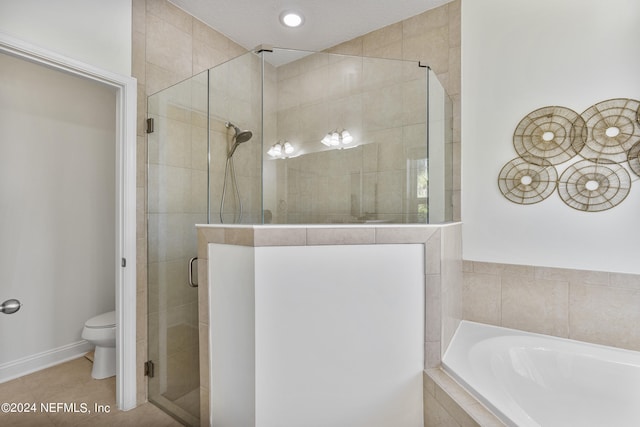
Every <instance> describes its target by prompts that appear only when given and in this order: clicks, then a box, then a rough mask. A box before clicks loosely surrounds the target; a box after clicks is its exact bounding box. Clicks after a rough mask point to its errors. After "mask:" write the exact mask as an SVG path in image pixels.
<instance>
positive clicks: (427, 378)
mask: <svg viewBox="0 0 640 427" xmlns="http://www.w3.org/2000/svg"><path fill="white" fill-rule="evenodd" d="M423 377H424V381H423V391H424V425H425V427H441V426H447V427H503V426H504V423H502V421H500V419H499V418H498V417H496V416H495V415H493V414H492V413H491V412H490V411H489V410H487V408H485V407H484V406H483V405H482V404H481V403H480V402H478V401H477V400H476V399H475V398H474V397H473V396H472V395H471V394H469V393H468V392H467V391H466V390H465V389H464V388H462V386H460V384H458V383H457V382H456V381H455V380H454V379H453V378H451V377H450V376H449V375H448V374H447V373H446V372H444V371H443V370H442V369H440V368H432V369H427V370H425V372H424V374H423Z"/></svg>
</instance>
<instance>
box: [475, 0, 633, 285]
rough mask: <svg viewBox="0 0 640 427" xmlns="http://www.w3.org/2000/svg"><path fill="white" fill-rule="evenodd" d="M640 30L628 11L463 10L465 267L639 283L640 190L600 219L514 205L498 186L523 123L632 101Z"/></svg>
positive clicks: (594, 4)
mask: <svg viewBox="0 0 640 427" xmlns="http://www.w3.org/2000/svg"><path fill="white" fill-rule="evenodd" d="M639 21H640V3H639V2H637V1H635V0H609V1H606V2H604V1H601V0H562V1H558V0H536V1H523V0H519V1H514V0H482V1H471V0H464V1H463V3H462V85H463V86H462V93H463V94H464V95H463V97H462V144H463V145H462V159H463V167H462V173H463V193H462V194H463V196H462V197H463V198H462V219H463V222H464V226H463V242H464V254H463V256H464V259H466V260H475V261H487V262H500V263H513V264H527V265H538V266H550V267H564V268H577V269H588V270H602V271H615V272H627V273H640V263H638V260H637V254H638V242H640V227H638V215H640V182H637V181H636V182H634V183H633V185H632V188H631V193H630V194H629V196H628V197H627V199H626V200H625V201H624V202H623V203H622V204H621V205H619V206H617V207H615V208H613V209H611V210H608V211H604V212H600V213H584V212H580V211H577V210H574V209H572V208H569V207H568V206H566V205H565V204H564V203H563V202H562V201H561V199H560V198H559V196H558V195H557V193H556V194H553V195H551V196H550V197H549V198H548V199H547V200H545V201H543V202H541V203H539V204H536V205H529V206H520V205H517V204H514V203H512V202H509V201H508V200H507V199H505V198H504V197H503V196H502V195H501V193H500V191H499V189H498V184H497V177H498V174H499V172H500V170H501V168H502V167H503V166H504V164H505V163H506V162H508V161H509V160H511V159H513V158H515V157H516V156H517V154H516V152H515V150H514V148H513V144H512V136H513V131H514V129H515V127H516V126H517V124H518V122H519V121H520V120H521V119H522V117H524V116H525V115H526V114H528V113H529V112H531V111H533V110H535V109H537V108H540V107H544V106H549V105H560V106H565V107H568V108H571V109H573V110H575V111H577V112H578V113H581V112H583V111H584V110H586V109H587V108H588V107H590V106H591V105H593V104H595V103H597V102H600V101H603V100H606V99H610V98H618V97H622V98H634V99H640V77H639V76H640V55H638V52H639V51H640V50H639V48H638V41H639V40H640V25H638V22H639ZM565 167H566V166H565ZM562 170H563V169H560V168H559V172H560V173H561V172H562ZM633 177H634V175H632V179H633ZM635 179H637V177H635Z"/></svg>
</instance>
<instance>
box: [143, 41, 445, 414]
mask: <svg viewBox="0 0 640 427" xmlns="http://www.w3.org/2000/svg"><path fill="white" fill-rule="evenodd" d="M148 112H149V119H151V120H152V121H153V126H152V127H153V132H152V133H149V135H148V190H147V193H148V199H147V212H148V217H147V220H148V294H149V301H148V313H149V324H148V328H149V329H148V336H149V359H150V360H151V361H152V362H153V367H154V369H153V371H154V375H153V377H151V378H150V379H149V393H148V394H149V400H150V401H152V402H154V403H156V404H158V405H160V406H162V407H163V408H165V409H166V410H167V411H168V412H170V413H172V414H173V415H174V416H175V417H177V418H180V419H181V420H182V421H183V422H186V423H187V424H192V425H195V424H198V423H199V421H198V415H199V404H200V402H199V399H198V398H199V372H198V362H199V359H198V322H199V317H198V298H197V288H196V287H195V286H197V284H196V283H190V281H189V280H187V271H188V270H189V269H191V268H192V266H191V265H190V263H189V260H190V259H191V258H193V257H195V256H196V252H197V248H196V230H195V224H199V223H200V224H202V223H225V224H233V223H242V224H354V223H361V224H367V223H393V224H399V223H400V224H416V223H421V224H424V223H432V224H434V223H443V222H448V221H451V220H452V218H453V208H452V201H451V200H452V182H453V179H452V170H453V168H452V104H451V101H450V99H449V97H448V95H447V94H446V92H445V90H444V89H443V87H442V85H441V84H440V82H439V81H438V80H437V78H436V77H435V74H434V72H433V71H432V70H431V69H430V68H429V67H428V66H424V65H423V64H421V63H418V62H415V61H403V60H395V59H381V58H367V57H360V56H349V55H340V54H333V53H326V52H320V53H318V52H307V51H299V50H290V49H279V48H261V49H258V50H257V51H255V52H248V53H246V54H244V55H241V56H239V57H237V58H235V59H232V60H230V61H228V62H225V63H223V64H221V65H218V66H216V67H214V68H211V69H209V70H207V71H205V72H203V73H201V74H198V75H196V76H194V77H192V78H191V79H189V80H186V81H184V82H181V83H179V84H177V85H175V86H172V87H170V88H168V89H166V90H163V91H161V92H159V93H157V94H154V95H152V96H150V97H149V98H148ZM200 321H204V322H208V319H200Z"/></svg>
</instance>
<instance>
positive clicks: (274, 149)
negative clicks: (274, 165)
mask: <svg viewBox="0 0 640 427" xmlns="http://www.w3.org/2000/svg"><path fill="white" fill-rule="evenodd" d="M267 154H268V155H270V156H271V157H278V156H279V155H280V154H282V145H280V143H279V142H278V143H277V144H273V145H272V146H271V148H269V151H267Z"/></svg>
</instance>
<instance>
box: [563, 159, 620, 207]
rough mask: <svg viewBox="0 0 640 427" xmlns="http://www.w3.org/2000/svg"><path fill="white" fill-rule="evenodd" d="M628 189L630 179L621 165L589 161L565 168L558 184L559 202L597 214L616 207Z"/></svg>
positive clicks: (582, 161)
mask: <svg viewBox="0 0 640 427" xmlns="http://www.w3.org/2000/svg"><path fill="white" fill-rule="evenodd" d="M630 189H631V176H630V175H629V172H627V171H626V169H624V168H623V167H622V166H620V165H618V164H615V163H597V162H592V161H589V160H581V161H579V162H576V163H574V164H573V165H571V166H569V167H568V168H567V169H566V170H565V171H564V172H563V173H562V176H560V181H559V182H558V193H559V194H560V198H561V199H562V201H563V202H565V203H566V204H567V205H568V206H570V207H572V208H574V209H577V210H579V211H585V212H600V211H604V210H607V209H611V208H613V207H614V206H617V205H619V204H620V203H622V201H623V200H624V199H625V198H626V197H627V195H628V194H629V190H630Z"/></svg>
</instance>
